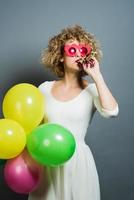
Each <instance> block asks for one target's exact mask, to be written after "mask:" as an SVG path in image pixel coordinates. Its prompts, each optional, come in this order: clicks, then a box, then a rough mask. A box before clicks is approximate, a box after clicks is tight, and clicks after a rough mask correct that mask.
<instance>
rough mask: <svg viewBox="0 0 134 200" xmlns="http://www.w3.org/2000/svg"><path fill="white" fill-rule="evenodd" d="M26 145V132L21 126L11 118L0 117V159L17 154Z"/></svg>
mask: <svg viewBox="0 0 134 200" xmlns="http://www.w3.org/2000/svg"><path fill="white" fill-rule="evenodd" d="M25 145H26V133H25V131H24V129H23V128H22V126H21V125H20V124H19V123H18V122H16V121H13V120H11V119H0V159H10V158H14V157H16V156H17V155H19V154H20V153H21V152H22V151H23V149H24V147H25Z"/></svg>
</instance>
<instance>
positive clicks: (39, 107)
mask: <svg viewBox="0 0 134 200" xmlns="http://www.w3.org/2000/svg"><path fill="white" fill-rule="evenodd" d="M2 106H3V114H4V117H5V118H10V119H13V120H15V121H17V122H19V123H20V124H21V125H22V126H23V128H24V129H25V131H26V133H27V134H28V133H30V132H31V130H33V129H34V128H35V127H36V126H38V125H39V124H40V122H41V121H42V119H43V117H44V113H45V99H44V96H43V94H42V93H41V92H40V90H39V89H38V88H37V87H36V86H34V85H32V84H29V83H20V84H17V85H15V86H13V87H12V88H11V89H10V90H9V91H8V92H7V93H6V95H5V97H4V100H3V104H2Z"/></svg>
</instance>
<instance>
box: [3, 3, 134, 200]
mask: <svg viewBox="0 0 134 200" xmlns="http://www.w3.org/2000/svg"><path fill="white" fill-rule="evenodd" d="M133 19H134V1H132V0H128V1H126V0H113V1H111V0H101V1H100V0H92V1H91V0H83V1H79V0H74V1H73V0H68V1H63V0H57V1H54V0H53V1H52V0H23V1H22V0H12V1H9V0H0V110H1V111H0V113H1V114H0V115H1V118H2V117H3V114H2V109H1V106H2V100H3V98H4V95H5V93H6V92H7V91H8V90H9V89H10V88H11V87H12V86H13V85H15V84H18V83H22V82H27V83H32V84H34V85H36V86H38V85H39V84H40V83H42V82H43V81H45V80H53V79H55V78H56V77H55V76H54V75H53V74H51V73H50V72H48V71H46V70H45V69H44V68H43V66H42V65H41V64H40V53H41V50H42V49H43V48H45V47H46V46H47V42H48V39H49V38H50V37H52V36H53V35H54V34H57V33H58V32H59V31H60V30H61V29H62V28H64V27H66V26H69V25H74V24H80V25H82V26H84V27H85V28H86V29H87V31H89V32H91V33H94V34H95V35H96V37H97V38H98V40H99V41H100V43H101V46H102V50H103V60H102V62H101V72H102V74H103V77H104V79H105V81H106V83H107V85H108V87H109V88H110V89H111V91H112V93H113V95H114V96H115V97H116V99H117V101H118V103H119V108H120V112H119V115H118V117H117V118H111V119H105V118H102V117H101V116H100V115H99V114H98V113H97V112H96V114H95V115H94V118H93V121H92V123H91V125H90V127H89V128H88V133H87V136H86V142H87V144H88V145H89V146H90V148H91V150H92V152H93V155H94V159H95V162H96V165H97V169H98V174H99V178H100V186H101V197H102V200H120V199H121V200H134V176H133V174H134V158H133V153H134V145H133V143H134V136H133V135H134V132H133V130H134V128H133V124H134V123H133V119H134V116H133V115H134V114H133V113H134V109H133V107H134V103H133V102H134V101H133V98H134V89H133V86H134V84H133V79H134V65H133V60H134V55H133V52H134V39H133V37H134V28H133V21H134V20H133ZM0 199H2V200H9V199H14V200H17V199H18V200H24V199H27V196H26V195H20V194H16V193H15V192H13V191H11V190H10V189H9V188H8V187H7V185H6V184H5V182H4V177H3V167H2V166H1V170H0Z"/></svg>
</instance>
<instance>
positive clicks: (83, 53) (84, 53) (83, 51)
mask: <svg viewBox="0 0 134 200" xmlns="http://www.w3.org/2000/svg"><path fill="white" fill-rule="evenodd" d="M80 52H81V54H82V56H85V55H86V54H87V52H88V50H87V48H86V47H82V48H81V49H80Z"/></svg>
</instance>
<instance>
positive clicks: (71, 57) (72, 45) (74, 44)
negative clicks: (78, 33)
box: [62, 40, 92, 72]
mask: <svg viewBox="0 0 134 200" xmlns="http://www.w3.org/2000/svg"><path fill="white" fill-rule="evenodd" d="M91 50H92V49H91V47H90V46H89V45H88V44H86V43H84V42H78V41H77V40H68V41H67V42H66V43H65V46H64V55H63V59H62V61H63V63H64V68H65V71H72V72H79V71H80V70H81V68H80V67H79V66H78V60H80V59H81V58H83V57H85V56H86V55H87V54H89V53H90V52H91Z"/></svg>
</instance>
